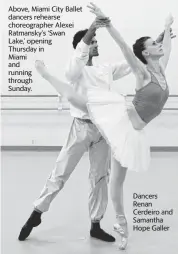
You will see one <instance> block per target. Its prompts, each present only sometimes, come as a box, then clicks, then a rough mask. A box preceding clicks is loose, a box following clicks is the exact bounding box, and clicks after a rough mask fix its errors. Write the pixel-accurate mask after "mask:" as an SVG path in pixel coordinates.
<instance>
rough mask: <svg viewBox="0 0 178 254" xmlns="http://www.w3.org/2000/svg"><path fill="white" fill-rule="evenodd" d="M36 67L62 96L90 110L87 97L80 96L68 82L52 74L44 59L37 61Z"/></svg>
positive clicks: (75, 104)
mask: <svg viewBox="0 0 178 254" xmlns="http://www.w3.org/2000/svg"><path fill="white" fill-rule="evenodd" d="M35 67H36V69H37V71H38V72H39V73H40V74H41V76H42V77H43V78H44V79H46V80H47V81H48V82H49V83H50V84H51V85H52V86H53V87H54V88H55V89H56V90H57V92H58V93H59V94H61V96H63V97H65V98H66V99H67V100H68V101H69V102H70V103H71V104H73V105H74V106H75V107H77V108H79V109H81V110H83V111H85V112H88V110H87V106H86V104H87V97H84V96H80V95H79V94H78V93H76V92H75V90H74V88H73V87H72V86H70V85H69V84H68V83H65V82H62V81H60V80H59V79H57V78H55V77H54V76H52V75H50V73H49V72H48V70H47V68H46V67H45V65H44V63H43V62H42V61H39V60H38V61H36V62H35Z"/></svg>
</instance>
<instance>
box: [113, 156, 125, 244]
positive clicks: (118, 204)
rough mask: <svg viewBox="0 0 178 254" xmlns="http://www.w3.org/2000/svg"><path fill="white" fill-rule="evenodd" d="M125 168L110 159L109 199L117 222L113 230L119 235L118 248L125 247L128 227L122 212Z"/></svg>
mask: <svg viewBox="0 0 178 254" xmlns="http://www.w3.org/2000/svg"><path fill="white" fill-rule="evenodd" d="M126 173H127V168H124V167H122V166H121V164H120V163H119V162H118V161H116V160H115V159H114V158H113V159H112V174H111V199H112V202H113V206H114V210H115V213H116V219H117V223H116V224H115V225H114V230H115V231H116V232H118V233H119V234H120V236H121V244H120V246H119V248H120V249H125V248H126V246H127V238H128V229H127V221H126V218H125V213H124V204H123V184H124V180H125V177H126Z"/></svg>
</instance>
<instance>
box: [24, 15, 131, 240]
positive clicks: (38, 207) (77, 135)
mask: <svg viewBox="0 0 178 254" xmlns="http://www.w3.org/2000/svg"><path fill="white" fill-rule="evenodd" d="M107 22H108V20H105V21H103V23H101V21H99V20H97V19H96V20H95V21H94V22H93V23H92V25H91V26H90V28H89V29H88V30H87V29H86V30H83V31H79V32H77V33H76V34H75V36H74V39H73V47H74V48H75V53H74V56H73V58H72V59H71V61H70V64H69V66H68V70H67V72H66V76H67V78H68V80H69V81H70V82H71V83H72V84H73V85H74V87H75V89H76V91H77V92H78V94H80V95H82V94H85V91H86V89H87V88H89V87H90V86H96V87H97V86H102V87H105V88H106V89H109V88H110V85H111V84H112V82H113V80H116V79H118V78H121V77H123V76H125V75H127V74H129V73H130V67H128V65H127V64H126V63H122V64H121V63H120V64H115V65H102V66H93V62H92V60H93V57H96V56H98V45H97V41H96V38H95V32H96V29H97V28H99V27H101V26H104V25H105V24H107ZM71 115H72V116H73V117H74V121H73V123H72V126H71V130H70V133H69V136H68V139H67V142H66V143H65V145H64V146H63V148H62V150H61V152H60V154H59V156H58V158H57V161H56V165H55V168H54V170H53V171H52V173H51V175H50V177H49V178H48V179H47V182H46V185H45V186H44V188H43V190H42V192H41V195H40V197H39V198H38V199H37V200H36V201H35V202H34V211H33V212H32V214H31V216H30V218H29V219H28V220H27V222H26V223H25V225H24V226H23V228H22V230H21V232H20V235H19V240H20V241H24V240H25V239H26V238H27V237H28V236H29V234H30V233H31V231H32V229H33V227H36V226H38V225H39V224H40V223H41V214H42V213H43V212H46V211H47V210H48V209H49V206H50V203H51V202H52V200H53V199H54V197H55V196H56V195H57V194H58V192H59V191H60V190H61V189H62V188H63V186H64V184H65V182H66V181H67V180H68V179H69V177H70V175H71V173H72V172H73V170H74V168H75V167H76V165H77V163H78V162H79V160H80V159H81V157H82V155H83V154H84V152H86V151H87V150H89V158H90V174H89V178H90V193H89V213H90V218H91V230H90V235H91V237H95V238H97V239H100V240H103V241H107V242H113V241H115V238H114V237H112V236H111V235H109V234H107V233H106V232H105V231H104V230H102V229H101V228H100V220H101V219H102V218H103V216H104V213H105V210H106V207H107V202H108V192H107V179H108V175H109V173H108V169H109V160H110V153H109V148H108V145H107V144H106V141H105V140H104V139H103V137H102V136H101V134H100V133H99V131H98V130H97V128H96V126H95V125H94V124H93V123H92V122H91V120H90V119H89V116H88V114H86V113H85V112H84V111H82V109H81V110H79V109H77V108H75V107H74V106H71Z"/></svg>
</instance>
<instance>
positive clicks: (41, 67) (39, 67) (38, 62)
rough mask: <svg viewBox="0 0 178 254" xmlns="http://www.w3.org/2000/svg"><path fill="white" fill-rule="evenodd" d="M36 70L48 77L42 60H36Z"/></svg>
mask: <svg viewBox="0 0 178 254" xmlns="http://www.w3.org/2000/svg"><path fill="white" fill-rule="evenodd" d="M35 68H36V70H37V71H38V72H39V74H40V75H41V76H42V77H44V78H45V76H46V75H47V73H48V72H47V69H46V66H45V64H44V62H43V61H41V60H36V61H35Z"/></svg>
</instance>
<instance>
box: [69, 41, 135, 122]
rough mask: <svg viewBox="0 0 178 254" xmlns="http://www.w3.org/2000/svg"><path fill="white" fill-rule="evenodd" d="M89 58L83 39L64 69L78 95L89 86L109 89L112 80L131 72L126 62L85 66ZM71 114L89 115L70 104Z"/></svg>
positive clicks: (77, 115)
mask: <svg viewBox="0 0 178 254" xmlns="http://www.w3.org/2000/svg"><path fill="white" fill-rule="evenodd" d="M88 59H89V45H87V44H85V43H84V42H83V40H82V41H81V42H79V43H78V45H77V47H76V50H75V53H74V55H73V57H72V58H71V60H70V63H69V65H68V67H67V70H66V77H67V79H68V80H69V81H70V83H71V84H72V85H73V86H74V88H75V91H77V93H78V94H80V95H86V91H87V88H89V87H91V86H95V87H103V88H105V89H108V90H109V89H110V86H111V84H112V83H113V80H117V79H119V78H122V77H124V76H126V75H128V74H129V73H130V72H131V69H130V67H129V65H128V64H127V63H126V62H122V63H117V64H104V65H97V66H87V65H86V64H87V62H88ZM70 109H71V110H70V111H71V115H72V116H73V117H77V118H81V119H89V118H90V117H89V115H88V114H86V113H85V112H83V111H82V110H80V109H78V108H75V107H74V106H73V105H70Z"/></svg>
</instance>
